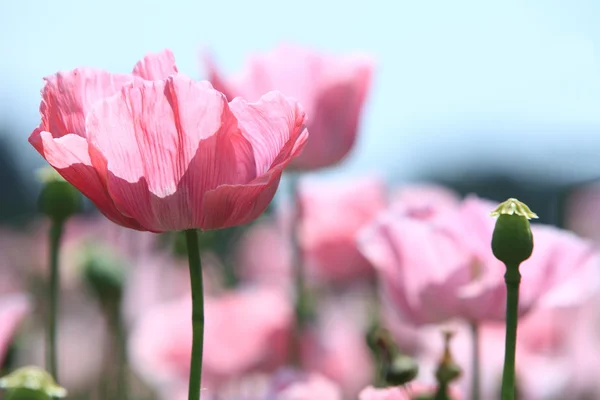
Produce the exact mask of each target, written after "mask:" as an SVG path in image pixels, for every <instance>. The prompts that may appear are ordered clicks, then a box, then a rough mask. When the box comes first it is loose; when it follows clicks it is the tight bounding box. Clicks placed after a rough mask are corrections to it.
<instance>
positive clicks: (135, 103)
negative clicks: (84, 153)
mask: <svg viewBox="0 0 600 400" xmlns="http://www.w3.org/2000/svg"><path fill="white" fill-rule="evenodd" d="M87 130H88V135H89V138H90V154H91V159H92V163H93V164H94V165H95V166H97V169H98V170H99V171H104V173H105V174H106V182H107V186H108V190H109V193H110V195H111V197H112V198H113V199H114V201H115V203H116V205H117V207H118V208H119V210H121V212H123V213H124V214H126V215H129V216H131V217H133V218H135V219H136V220H138V221H140V223H141V224H142V225H143V226H145V227H147V228H148V229H150V230H154V231H170V230H183V229H189V228H194V227H201V226H202V225H201V221H202V220H203V210H202V207H201V205H202V204H203V198H204V196H205V193H206V192H207V191H210V190H214V189H215V188H217V187H218V186H220V185H238V184H245V183H248V182H251V181H252V180H253V179H254V177H255V176H256V175H255V167H254V166H255V161H254V155H253V153H252V148H251V145H250V143H249V142H248V140H247V139H246V138H245V137H244V136H243V135H242V133H241V132H240V130H239V129H238V126H237V120H236V118H235V116H234V115H233V114H232V113H231V111H230V110H229V107H228V103H227V101H226V99H225V98H224V96H223V95H222V94H221V93H219V92H217V91H215V90H213V89H211V88H210V85H208V84H204V83H197V82H195V81H193V80H191V79H189V78H187V77H184V76H182V75H177V76H171V77H169V78H168V79H167V80H165V81H154V82H144V83H143V84H141V85H139V86H138V87H126V88H124V89H123V90H122V91H121V93H120V94H119V95H117V96H114V97H113V98H110V99H106V100H104V101H102V102H100V103H99V104H98V105H97V107H95V108H94V109H93V110H92V112H91V113H90V115H89V118H88V121H87Z"/></svg>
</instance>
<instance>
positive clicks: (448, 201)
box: [390, 183, 460, 219]
mask: <svg viewBox="0 0 600 400" xmlns="http://www.w3.org/2000/svg"><path fill="white" fill-rule="evenodd" d="M459 203H460V196H459V195H458V194H457V193H456V192H454V191H452V190H451V189H448V188H446V187H444V186H440V185H435V184H430V183H418V184H410V185H405V186H400V187H399V188H398V189H395V190H393V191H392V193H391V196H390V208H391V209H393V210H395V211H397V212H400V213H405V214H408V215H409V216H411V217H413V218H423V219H427V218H431V217H433V216H434V215H435V214H438V213H440V212H444V211H446V210H449V209H453V208H456V207H457V206H458V204H459Z"/></svg>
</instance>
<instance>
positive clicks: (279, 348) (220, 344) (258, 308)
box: [130, 287, 293, 389]
mask: <svg viewBox="0 0 600 400" xmlns="http://www.w3.org/2000/svg"><path fill="white" fill-rule="evenodd" d="M190 313H191V300H190V299H189V295H186V296H185V297H184V298H183V299H182V300H177V301H171V302H167V303H164V304H161V305H159V306H157V307H155V308H153V309H151V310H149V311H147V312H146V313H145V314H144V315H143V316H142V317H141V318H140V319H139V320H138V323H137V324H136V326H135V327H134V329H133V331H132V333H131V340H130V342H131V350H130V354H131V359H132V363H133V366H134V367H135V368H136V369H137V370H138V372H139V373H140V374H141V376H143V377H144V378H145V379H146V380H147V381H148V382H150V383H153V384H154V385H155V386H157V387H165V386H166V387H171V386H172V385H176V384H177V383H178V382H179V381H187V379H188V373H189V362H190V359H189V358H190V351H191V346H192V329H191V324H190V322H189V315H190ZM292 318H293V310H292V307H291V305H290V304H289V301H288V299H287V297H286V296H285V294H284V293H282V292H281V291H279V290H277V289H273V288H258V287H257V288H248V289H240V290H236V291H232V292H225V293H223V294H222V295H220V296H219V297H210V296H209V297H207V298H206V299H205V321H206V322H205V324H206V327H205V329H206V330H205V340H204V359H203V378H202V382H203V385H204V386H205V387H207V388H209V389H215V388H218V387H219V386H220V385H221V384H223V383H224V382H226V381H227V380H229V379H233V378H236V377H240V376H243V375H244V374H246V373H249V372H252V371H261V370H267V371H269V370H274V369H275V368H276V367H277V366H279V365H280V364H281V363H282V362H283V361H284V360H285V357H286V355H287V345H288V340H289V336H290V329H291V326H292Z"/></svg>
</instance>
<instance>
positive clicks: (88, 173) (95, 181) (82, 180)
mask: <svg viewBox="0 0 600 400" xmlns="http://www.w3.org/2000/svg"><path fill="white" fill-rule="evenodd" d="M39 140H40V143H41V148H42V153H41V154H42V156H43V157H44V158H45V159H46V161H48V163H49V164H50V165H51V166H52V167H54V168H55V169H56V170H57V171H58V173H59V174H60V175H61V176H62V177H63V178H65V179H66V180H67V181H68V182H69V183H71V184H72V185H73V186H75V187H76V188H77V189H79V191H81V193H83V194H84V195H85V196H86V197H88V198H89V199H90V200H91V201H92V202H93V203H94V204H95V205H96V207H98V209H99V210H100V211H101V212H102V213H103V214H104V215H105V216H106V217H107V218H108V219H110V220H111V221H113V222H115V223H117V224H119V225H122V226H125V227H127V228H132V229H138V230H145V229H144V228H143V227H142V226H141V225H140V224H139V223H137V222H136V221H135V220H133V219H131V218H128V217H126V216H124V215H122V214H121V213H120V212H119V210H117V208H116V207H115V204H114V203H113V201H112V199H111V198H110V196H109V195H108V192H107V191H106V188H105V187H104V185H103V184H102V182H101V180H100V178H99V176H98V174H97V173H96V170H95V169H94V167H93V166H92V163H91V160H90V156H89V153H88V143H87V141H86V140H85V139H84V138H82V137H81V136H78V135H75V134H68V135H65V136H63V137H60V138H57V139H56V138H53V137H52V134H51V133H50V132H41V133H40V137H39Z"/></svg>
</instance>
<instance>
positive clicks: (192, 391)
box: [185, 229, 204, 400]
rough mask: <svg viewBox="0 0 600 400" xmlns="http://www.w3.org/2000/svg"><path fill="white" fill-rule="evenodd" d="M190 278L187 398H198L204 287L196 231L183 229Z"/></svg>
mask: <svg viewBox="0 0 600 400" xmlns="http://www.w3.org/2000/svg"><path fill="white" fill-rule="evenodd" d="M185 239H186V243H187V252H188V260H189V265H190V280H191V285H192V360H191V365H190V382H189V391H188V399H189V400H198V399H200V387H201V380H202V350H203V346H204V288H203V284H202V263H201V261H200V247H199V246H198V232H197V231H196V230H195V229H188V230H186V231H185Z"/></svg>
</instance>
